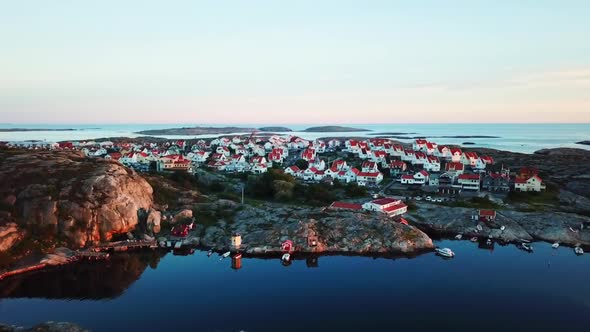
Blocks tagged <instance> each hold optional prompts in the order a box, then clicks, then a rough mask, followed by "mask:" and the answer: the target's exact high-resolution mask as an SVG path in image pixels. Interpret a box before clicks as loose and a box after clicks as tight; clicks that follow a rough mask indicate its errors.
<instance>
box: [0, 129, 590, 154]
mask: <svg viewBox="0 0 590 332" xmlns="http://www.w3.org/2000/svg"><path fill="white" fill-rule="evenodd" d="M324 125H327V124H305V125H302V124H298V125H280V126H284V127H287V128H290V129H292V130H293V131H294V132H292V133H290V134H293V135H298V136H300V137H303V138H306V139H316V138H320V137H347V136H348V137H350V136H359V137H376V136H381V135H377V134H381V133H387V134H390V133H396V135H382V136H402V137H408V139H398V140H399V141H401V142H411V141H412V139H411V138H410V137H416V136H420V137H426V138H428V139H429V140H431V141H434V142H436V143H438V144H449V145H450V144H453V145H462V144H463V143H466V142H470V143H475V144H474V145H469V146H472V147H485V148H493V149H499V150H506V151H513V152H522V153H533V152H535V151H537V150H540V149H544V148H559V147H566V148H580V149H590V146H588V145H580V144H576V142H579V141H583V140H590V124H587V123H585V124H464V123H461V124H348V125H346V126H348V127H353V128H361V129H368V130H370V131H361V132H346V133H341V132H334V133H307V132H302V130H304V129H305V128H309V127H314V126H324ZM194 126H213V127H224V126H238V127H244V128H259V127H263V126H269V125H268V124H265V125H261V124H240V125H235V124H233V125H228V124H194V123H193V124H190V123H185V124H84V125H81V124H51V125H47V124H0V129H8V128H28V129H75V130H72V131H20V132H0V141H25V140H40V141H48V142H56V141H69V140H91V139H96V138H104V137H121V136H124V137H137V136H142V135H140V134H137V132H138V131H141V130H149V129H165V128H179V127H194ZM235 134H250V133H249V132H242V133H235ZM216 136H219V135H201V136H175V135H171V136H170V135H169V136H164V137H166V138H170V139H191V138H210V137H216ZM451 136H494V137H497V138H452V137H451Z"/></svg>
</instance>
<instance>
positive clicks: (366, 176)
mask: <svg viewBox="0 0 590 332" xmlns="http://www.w3.org/2000/svg"><path fill="white" fill-rule="evenodd" d="M381 181H383V174H382V173H381V172H360V173H358V174H357V176H356V183H357V184H358V185H359V186H374V185H378V184H379V183H381Z"/></svg>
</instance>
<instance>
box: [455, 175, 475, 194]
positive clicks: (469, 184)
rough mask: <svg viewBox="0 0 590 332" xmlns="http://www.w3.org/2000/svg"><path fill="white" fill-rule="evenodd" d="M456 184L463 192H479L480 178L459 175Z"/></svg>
mask: <svg viewBox="0 0 590 332" xmlns="http://www.w3.org/2000/svg"><path fill="white" fill-rule="evenodd" d="M458 183H459V184H460V185H461V187H462V188H463V189H464V190H474V191H479V187H480V176H479V174H461V175H459V178H458Z"/></svg>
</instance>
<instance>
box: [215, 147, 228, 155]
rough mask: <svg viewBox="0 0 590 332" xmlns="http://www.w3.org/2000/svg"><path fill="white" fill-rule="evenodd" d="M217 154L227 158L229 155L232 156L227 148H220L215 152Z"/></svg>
mask: <svg viewBox="0 0 590 332" xmlns="http://www.w3.org/2000/svg"><path fill="white" fill-rule="evenodd" d="M215 152H216V153H219V154H222V155H224V156H226V157H229V155H230V152H229V149H228V148H227V147H226V146H218V147H217V150H215Z"/></svg>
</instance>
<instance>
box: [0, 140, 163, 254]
mask: <svg viewBox="0 0 590 332" xmlns="http://www.w3.org/2000/svg"><path fill="white" fill-rule="evenodd" d="M0 159H2V160H1V161H0V183H2V184H3V185H2V187H1V188H0V200H3V201H4V202H5V204H4V205H7V204H6V202H11V204H10V205H9V210H10V211H9V213H10V217H12V218H14V219H16V220H17V222H18V223H19V224H23V225H29V226H31V225H32V226H33V227H40V228H52V229H53V230H54V233H55V234H56V235H61V236H64V237H65V238H67V239H68V240H69V241H70V242H71V243H72V244H73V245H76V246H84V245H86V244H87V243H88V242H89V241H108V240H110V239H111V238H112V237H113V235H115V234H121V233H126V232H128V231H130V230H133V229H134V228H135V226H136V225H137V223H138V210H139V209H141V208H143V209H146V210H147V209H149V208H151V206H152V200H153V198H152V187H151V186H150V185H149V184H148V183H147V182H146V181H145V180H144V179H143V178H142V177H141V176H139V175H137V174H136V173H135V172H134V171H132V170H129V169H127V168H125V167H123V166H122V165H120V164H118V163H115V162H109V161H104V160H99V159H87V158H84V157H83V155H82V154H81V153H77V152H55V151H54V152H35V153H23V154H16V155H14V156H9V157H6V158H0ZM13 197H15V198H16V199H14V198H13Z"/></svg>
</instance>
